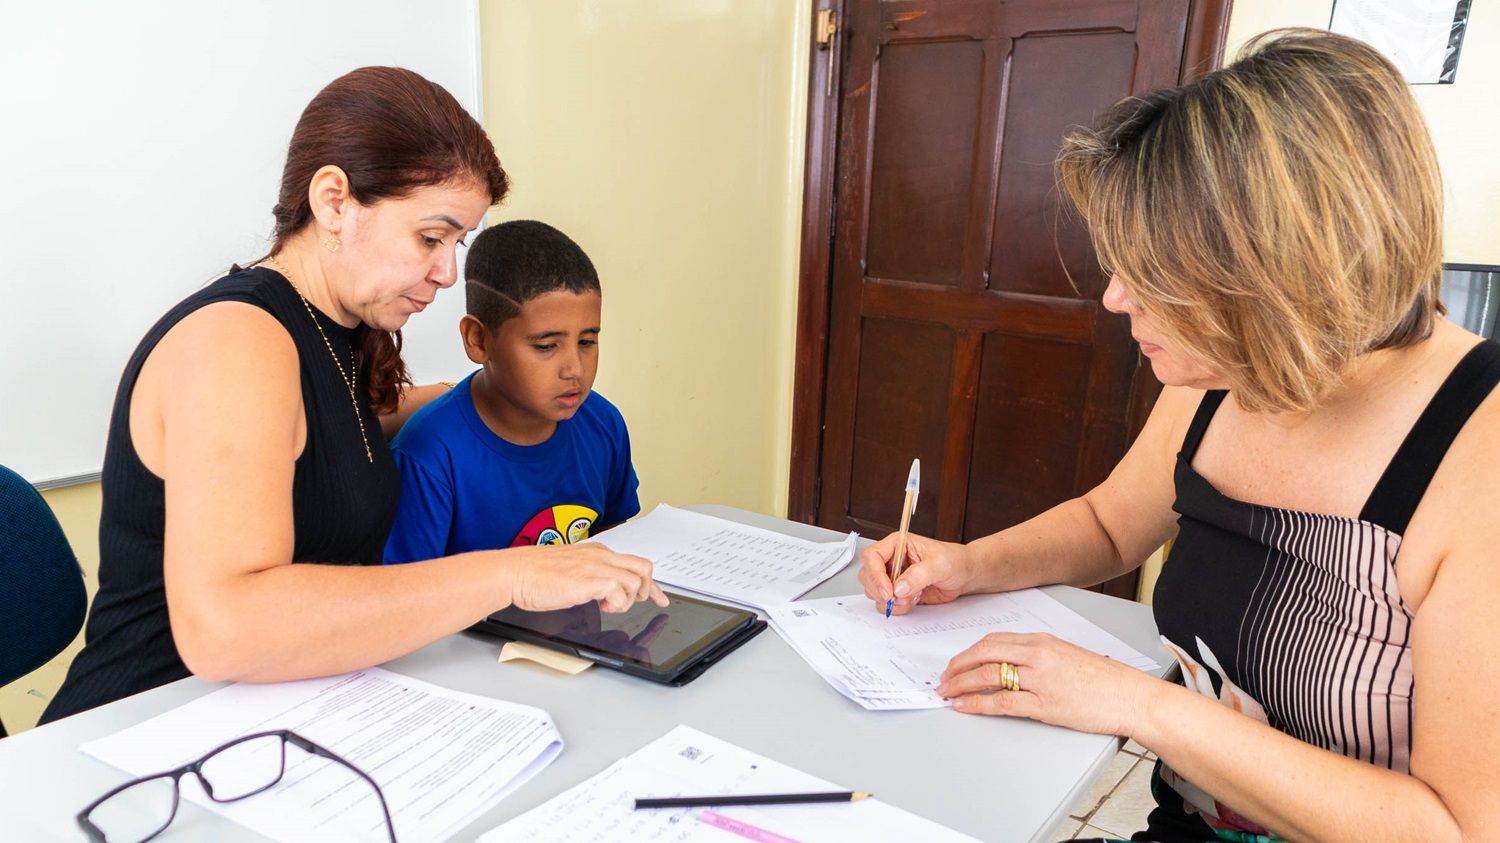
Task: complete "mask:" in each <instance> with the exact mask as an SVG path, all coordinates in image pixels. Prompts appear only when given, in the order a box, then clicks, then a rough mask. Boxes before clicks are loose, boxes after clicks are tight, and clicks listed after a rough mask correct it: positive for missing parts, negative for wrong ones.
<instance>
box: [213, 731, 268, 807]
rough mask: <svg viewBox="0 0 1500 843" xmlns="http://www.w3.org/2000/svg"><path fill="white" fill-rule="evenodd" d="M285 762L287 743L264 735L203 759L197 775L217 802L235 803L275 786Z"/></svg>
mask: <svg viewBox="0 0 1500 843" xmlns="http://www.w3.org/2000/svg"><path fill="white" fill-rule="evenodd" d="M285 761H286V742H285V741H283V740H282V739H281V736H280V735H264V736H262V737H258V738H252V739H250V740H247V741H240V742H238V743H234V744H231V745H229V746H226V747H224V748H223V749H221V750H219V751H218V752H215V753H214V754H213V755H210V756H209V757H207V758H205V759H203V764H202V765H201V766H200V767H199V768H198V774H199V775H200V776H202V777H203V783H204V785H205V788H204V789H205V790H207V791H208V795H209V798H211V799H213V800H214V801H215V802H233V801H234V800H236V799H244V798H245V797H246V796H249V795H251V794H252V793H259V792H260V791H262V790H265V789H266V788H268V787H270V786H271V785H273V784H275V783H276V782H277V781H278V780H279V779H280V778H281V772H282V770H283V769H284V763H285Z"/></svg>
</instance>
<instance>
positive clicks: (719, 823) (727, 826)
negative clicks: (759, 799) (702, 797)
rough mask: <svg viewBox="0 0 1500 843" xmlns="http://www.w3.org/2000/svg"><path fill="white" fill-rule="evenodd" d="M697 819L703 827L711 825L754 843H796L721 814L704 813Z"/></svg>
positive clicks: (788, 838)
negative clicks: (754, 842)
mask: <svg viewBox="0 0 1500 843" xmlns="http://www.w3.org/2000/svg"><path fill="white" fill-rule="evenodd" d="M698 819H699V821H701V822H702V823H704V824H705V825H711V826H713V827H714V828H722V829H724V830H725V831H728V832H731V833H733V834H738V835H739V836H741V837H744V838H747V839H749V840H754V841H756V843H797V841H795V840H793V839H792V838H790V837H782V836H781V835H780V834H776V833H775V832H770V831H766V830H765V829H763V828H756V827H755V826H753V825H751V824H749V823H746V822H740V821H739V820H736V819H732V818H730V817H726V816H724V815H723V814H715V813H714V812H713V811H704V812H703V813H701V814H699V815H698Z"/></svg>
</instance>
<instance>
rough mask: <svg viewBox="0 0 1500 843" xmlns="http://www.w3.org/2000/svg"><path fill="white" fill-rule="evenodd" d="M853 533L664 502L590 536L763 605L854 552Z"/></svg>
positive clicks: (799, 590) (659, 570) (834, 568)
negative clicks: (801, 533) (824, 535)
mask: <svg viewBox="0 0 1500 843" xmlns="http://www.w3.org/2000/svg"><path fill="white" fill-rule="evenodd" d="M857 539H858V536H857V535H856V534H855V533H850V534H849V535H848V537H847V538H844V539H841V540H840V541H836V542H810V541H806V540H803V539H798V538H793V537H791V536H788V535H784V534H782V533H777V532H774V531H772V530H763V529H761V528H759V527H751V526H748V525H745V524H737V523H735V522H733V521H726V520H725V519H723V518H716V517H714V516H712V515H704V514H702V513H700V512H693V511H691V510H686V509H678V508H676V507H672V506H667V505H666V504H661V505H659V506H657V507H656V509H653V510H651V513H650V514H649V515H645V516H642V517H640V518H637V519H635V520H633V521H627V522H625V523H624V524H621V525H619V526H618V527H614V528H612V529H610V530H608V531H606V532H604V533H600V534H599V535H598V536H595V537H593V538H590V539H588V541H597V542H600V543H602V544H604V545H606V546H608V547H609V549H611V550H613V551H616V552H618V553H629V554H633V555H635V556H642V557H645V558H646V559H649V560H651V564H652V566H653V576H655V578H656V579H657V581H658V582H661V583H665V584H667V585H672V586H676V587H677V588H680V589H682V590H684V591H692V592H696V593H698V594H703V595H707V596H709V597H717V598H720V599H723V600H729V601H732V602H734V603H739V604H741V605H745V606H750V607H752V608H756V609H765V608H767V607H769V606H776V605H780V604H782V603H786V602H787V601H789V600H796V599H797V598H798V597H801V596H802V595H804V594H806V593H807V592H808V591H810V590H811V589H812V588H813V587H814V586H816V585H817V584H818V583H821V582H823V581H824V580H826V579H828V578H829V577H831V576H833V575H834V574H836V573H838V572H839V571H841V570H843V568H844V566H845V565H848V564H849V561H850V560H851V559H853V558H854V543H855V541H856V540H857Z"/></svg>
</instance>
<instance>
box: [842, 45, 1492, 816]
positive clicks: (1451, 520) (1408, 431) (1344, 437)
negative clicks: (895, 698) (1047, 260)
mask: <svg viewBox="0 0 1500 843" xmlns="http://www.w3.org/2000/svg"><path fill="white" fill-rule="evenodd" d="M1058 174H1059V177H1060V181H1061V182H1062V185H1063V188H1064V189H1065V190H1066V192H1067V193H1068V195H1069V197H1070V198H1071V199H1072V200H1073V203H1074V205H1075V206H1076V207H1077V208H1078V209H1079V211H1080V213H1081V214H1082V216H1083V218H1084V220H1085V221H1086V222H1087V224H1088V226H1089V229H1090V232H1091V234H1092V235H1093V239H1094V245H1095V248H1096V250H1097V251H1098V255H1099V259H1100V263H1101V264H1102V265H1103V267H1104V268H1105V269H1106V271H1107V272H1109V273H1110V274H1111V275H1112V276H1113V277H1112V278H1111V279H1110V282H1109V286H1108V289H1106V291H1105V293H1104V300H1103V305H1104V307H1105V308H1107V309H1108V310H1111V311H1114V312H1116V313H1121V314H1124V315H1126V316H1128V317H1129V318H1130V324H1131V333H1132V335H1133V336H1134V337H1135V339H1136V341H1137V342H1139V344H1140V347H1141V353H1142V354H1144V355H1145V356H1146V357H1147V358H1148V359H1149V360H1150V362H1151V368H1152V371H1153V372H1154V373H1155V375H1156V376H1157V378H1158V379H1160V380H1161V381H1162V382H1163V383H1164V384H1165V385H1166V388H1165V389H1164V390H1163V391H1162V394H1161V398H1160V400H1158V401H1157V404H1156V407H1155V408H1154V409H1153V410H1152V413H1151V417H1150V420H1149V421H1148V422H1147V423H1146V425H1145V428H1144V429H1143V430H1142V431H1141V434H1140V436H1139V437H1138V438H1137V439H1136V441H1135V442H1134V443H1133V444H1132V445H1131V447H1130V450H1129V451H1128V452H1127V453H1126V455H1125V457H1124V459H1122V460H1121V462H1120V464H1119V465H1118V466H1116V468H1115V470H1114V471H1113V472H1112V473H1111V474H1110V476H1109V478H1108V479H1106V480H1105V482H1104V483H1102V484H1101V485H1099V486H1098V487H1096V488H1094V489H1092V490H1091V491H1089V492H1088V493H1087V494H1085V495H1083V496H1082V497H1080V498H1076V499H1074V500H1071V501H1067V502H1064V503H1062V504H1059V505H1058V506H1056V507H1054V508H1053V509H1051V510H1048V511H1047V512H1044V513H1042V514H1041V515H1038V516H1037V517H1035V518H1033V519H1031V520H1029V521H1026V522H1023V523H1021V524H1018V525H1016V526H1014V527H1012V528H1010V529H1007V530H1003V531H1001V532H999V533H996V534H994V535H991V536H984V537H982V538H978V539H975V540H973V541H971V542H968V543H966V544H953V543H947V542H936V541H931V540H928V539H924V538H921V537H913V538H912V539H911V540H910V542H909V543H908V545H907V548H908V551H909V553H908V557H909V558H908V562H909V564H908V566H907V567H906V568H905V570H904V572H903V573H902V575H901V576H900V578H899V581H898V582H897V583H895V584H894V587H893V585H892V583H891V581H890V578H889V576H888V575H887V573H886V571H887V566H888V564H889V562H890V559H891V556H892V554H893V553H894V546H895V540H894V537H893V538H891V539H887V540H885V541H882V542H879V543H877V544H875V545H874V546H872V547H871V548H869V549H868V550H866V551H865V553H864V555H863V556H862V562H863V568H862V570H861V573H860V578H861V581H862V582H863V583H864V585H865V593H866V594H867V595H868V596H869V597H871V598H873V599H874V601H875V605H876V608H877V609H879V610H883V609H884V607H885V605H886V602H885V601H886V600H888V599H892V598H894V599H895V601H896V607H897V611H901V612H905V611H910V610H911V609H912V608H913V606H914V605H915V604H917V603H934V602H944V601H947V600H952V599H954V598H956V597H957V596H958V595H960V594H964V593H969V592H986V591H1006V590H1011V589H1016V588H1023V587H1027V586H1033V585H1038V584H1042V583H1049V582H1068V583H1073V584H1077V585H1087V584H1091V583H1097V582H1101V581H1104V580H1107V579H1109V578H1111V577H1113V576H1116V575H1118V574H1120V573H1123V572H1125V571H1128V570H1130V569H1132V568H1134V567H1136V566H1139V565H1140V564H1141V563H1142V561H1143V560H1145V558H1146V557H1147V555H1149V554H1150V553H1151V552H1152V551H1153V550H1154V549H1156V548H1158V547H1160V546H1161V545H1162V544H1163V542H1166V541H1168V540H1171V541H1172V547H1171V552H1170V554H1169V555H1168V557H1167V560H1166V563H1165V564H1164V566H1163V568H1162V571H1161V576H1160V579H1159V580H1158V581H1157V585H1156V591H1155V596H1154V600H1153V610H1154V612H1155V615H1156V621H1157V625H1158V627H1159V628H1160V630H1161V633H1162V638H1163V641H1164V642H1165V644H1166V646H1167V649H1169V650H1170V651H1171V652H1172V654H1173V655H1174V656H1175V657H1176V659H1177V661H1178V663H1179V665H1180V666H1181V668H1182V673H1183V677H1184V683H1183V684H1180V685H1179V684H1172V683H1168V682H1162V681H1159V680H1157V679H1155V678H1153V677H1151V676H1149V675H1147V674H1145V673H1143V672H1141V671H1138V670H1135V669H1133V668H1130V667H1127V666H1125V665H1122V664H1119V663H1118V662H1113V661H1110V660H1109V659H1106V658H1103V657H1102V656H1097V655H1095V654H1093V653H1089V652H1087V651H1085V650H1082V649H1080V648H1078V647H1074V646H1072V645H1070V644H1067V643H1064V642H1062V641H1059V640H1058V639H1056V638H1054V637H1052V636H1047V635H1003V634H996V635H990V636H987V637H986V638H984V639H983V640H981V641H979V642H977V643H976V644H974V645H973V646H972V647H970V648H969V649H967V650H965V651H963V652H962V653H959V654H957V655H956V656H954V658H953V660H952V661H951V662H950V664H949V665H948V667H947V670H946V671H945V672H944V674H943V677H942V684H941V685H940V686H939V687H938V688H937V690H938V692H939V693H941V694H943V695H944V696H946V697H948V698H950V699H952V700H953V707H954V708H955V709H956V710H958V711H961V712H965V713H969V714H987V715H1002V716H1012V717H1028V718H1032V719H1036V720H1042V721H1045V722H1048V723H1055V724H1059V725H1062V726H1067V727H1070V728H1074V729H1079V730H1083V731H1089V732H1096V733H1103V734H1112V735H1121V736H1127V737H1132V738H1134V739H1135V740H1136V741H1138V742H1140V743H1141V744H1142V745H1144V746H1145V747H1146V748H1147V749H1149V750H1152V751H1153V752H1155V753H1156V755H1157V756H1158V758H1159V759H1160V761H1159V763H1158V765H1157V770H1156V775H1155V776H1154V778H1153V782H1152V785H1153V786H1152V794H1153V796H1154V797H1155V799H1156V802H1157V806H1158V807H1157V808H1156V810H1154V811H1153V812H1152V813H1151V816H1150V819H1149V827H1148V828H1147V829H1145V830H1144V831H1142V832H1140V833H1138V834H1136V835H1135V838H1134V839H1135V840H1138V841H1155V842H1156V843H1203V842H1204V841H1238V842H1239V843H1269V842H1270V841H1281V840H1316V841H1323V843H1334V841H1359V842H1360V843H1373V841H1393V843H1394V842H1395V841H1400V843H1411V841H1418V840H1422V841H1452V843H1459V842H1460V841H1477V840H1500V799H1496V796H1497V794H1500V726H1497V725H1496V718H1495V715H1496V713H1497V712H1500V703H1497V701H1500V661H1497V660H1496V658H1495V653H1496V652H1497V651H1500V615H1497V614H1496V612H1495V606H1496V604H1497V603H1500V565H1497V564H1496V560H1495V553H1496V551H1495V548H1496V547H1500V526H1497V525H1500V522H1497V520H1496V519H1495V518H1494V516H1493V513H1494V512H1495V511H1496V509H1497V508H1500V481H1497V480H1496V478H1497V477H1500V398H1497V396H1496V393H1495V391H1494V388H1495V386H1496V385H1497V383H1500V345H1497V344H1495V343H1493V342H1490V341H1486V340H1482V339H1481V338H1480V337H1477V336H1475V335H1474V334H1471V333H1469V332H1467V331H1465V330H1464V329H1462V328H1460V327H1458V326H1457V325H1454V324H1453V323H1451V322H1448V321H1447V320H1445V319H1443V318H1442V314H1443V310H1442V305H1441V304H1440V303H1439V301H1438V290H1439V282H1440V277H1441V276H1440V272H1441V261H1442V231H1443V224H1442V207H1443V202H1442V179H1441V177H1440V175H1439V171H1438V165H1437V156H1436V154H1435V152H1434V150H1433V146H1432V142H1431V140H1430V138H1429V136H1428V134H1427V129H1426V126H1425V125H1424V123H1423V120H1422V115H1421V112H1420V110H1419V109H1418V108H1417V104H1416V101H1415V100H1414V99H1413V97H1412V95H1411V92H1410V91H1409V90H1408V88H1407V85H1406V82H1405V81H1404V80H1403V79H1402V78H1401V74H1400V73H1399V72H1398V71H1397V70H1396V69H1395V67H1393V66H1392V65H1391V64H1390V62H1389V61H1387V60H1386V59H1385V58H1384V57H1382V56H1381V55H1380V54H1379V53H1377V52H1376V51H1375V50H1374V49H1372V48H1371V47H1369V46H1368V45H1366V44H1363V43H1360V42H1358V41H1355V40H1353V39H1351V38H1346V37H1343V36H1339V35H1334V34H1331V33H1328V32H1321V31H1316V30H1291V31H1284V32H1278V33H1272V34H1270V35H1268V36H1262V37H1261V38H1258V39H1256V41H1254V42H1253V43H1252V44H1251V45H1250V47H1249V48H1248V50H1247V51H1246V52H1245V54H1244V55H1242V56H1241V58H1240V59H1239V60H1237V61H1236V62H1234V63H1233V64H1231V65H1229V66H1228V67H1225V68H1224V69H1222V70H1220V71H1217V72H1214V73H1211V74H1209V75H1207V76H1206V77H1204V78H1203V79H1201V80H1199V81H1197V82H1194V83H1192V84H1190V85H1186V86H1184V87H1181V88H1175V89H1171V90H1163V91H1156V92H1153V93H1151V94H1148V95H1146V96H1143V97H1140V98H1132V99H1128V100H1125V101H1124V102H1121V103H1120V104H1119V105H1117V106H1116V107H1115V109H1114V110H1113V111H1112V112H1111V113H1110V114H1108V115H1107V116H1106V117H1105V118H1104V119H1103V120H1102V121H1101V122H1100V123H1099V125H1097V126H1095V127H1094V128H1093V129H1091V130H1088V131H1082V132H1078V133H1076V134H1074V135H1072V136H1070V137H1068V138H1067V139H1066V140H1065V141H1064V143H1063V148H1062V154H1061V155H1060V156H1059V159H1058ZM907 737H908V738H910V736H907ZM1019 760H1020V761H1021V762H1022V763H1024V761H1025V759H1019Z"/></svg>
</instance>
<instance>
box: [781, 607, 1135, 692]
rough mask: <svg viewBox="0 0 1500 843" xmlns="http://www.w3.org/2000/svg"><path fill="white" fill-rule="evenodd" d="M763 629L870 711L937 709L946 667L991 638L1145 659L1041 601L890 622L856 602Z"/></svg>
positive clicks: (918, 613) (787, 616)
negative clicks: (1038, 639) (1032, 635)
mask: <svg viewBox="0 0 1500 843" xmlns="http://www.w3.org/2000/svg"><path fill="white" fill-rule="evenodd" d="M766 614H767V617H768V618H769V619H770V621H771V628H772V629H775V630H776V632H777V633H778V634H779V635H780V636H781V637H782V639H783V640H785V641H786V642H787V644H789V645H791V647H792V649H793V650H796V651H797V654H798V655H800V656H802V658H803V660H804V661H806V662H807V663H808V664H809V665H811V666H812V668H813V669H814V670H816V671H817V672H818V674H819V675H821V676H822V677H823V678H824V679H826V680H827V681H828V684H830V685H832V686H833V687H834V688H836V689H837V690H838V692H839V693H841V694H843V695H844V696H846V697H848V698H849V699H851V700H854V701H855V702H857V703H859V704H860V705H861V706H863V707H864V708H867V709H871V710H885V711H894V710H901V709H914V708H942V707H945V706H947V705H948V704H949V703H948V701H947V700H944V699H943V698H942V697H940V696H938V694H937V693H936V692H934V691H933V690H932V689H933V688H935V687H937V685H938V676H939V675H940V674H941V673H942V672H943V669H944V668H946V667H947V666H948V662H949V661H950V660H951V659H952V658H953V657H954V656H956V655H958V654H959V652H961V651H963V650H965V649H967V648H968V647H969V646H971V645H972V644H974V643H975V642H976V641H978V640H979V639H981V638H983V637H984V636H985V635H988V634H989V633H991V632H1046V633H1050V634H1052V635H1055V636H1057V637H1058V638H1061V639H1063V640H1064V641H1070V642H1072V643H1074V644H1077V645H1078V646H1080V647H1083V648H1085V649H1088V650H1092V651H1094V652H1096V653H1099V654H1100V655H1104V656H1108V657H1110V658H1112V659H1115V660H1116V661H1121V662H1124V663H1125V664H1128V665H1130V666H1131V667H1136V668H1140V669H1141V670H1157V669H1159V668H1160V665H1158V664H1157V663H1156V662H1155V661H1154V660H1152V659H1151V658H1150V657H1149V656H1145V655H1142V654H1141V653H1140V651H1138V650H1136V649H1134V648H1133V647H1131V646H1130V645H1129V644H1126V643H1125V642H1124V641H1121V640H1120V639H1118V638H1116V637H1115V636H1113V635H1110V634H1109V633H1108V632H1105V631H1104V630H1103V629H1100V628H1099V627H1098V626H1097V625H1095V624H1094V623H1093V622H1092V621H1090V620H1089V619H1087V618H1085V617H1083V616H1082V615H1080V614H1078V613H1077V612H1075V611H1073V610H1072V609H1069V608H1068V607H1067V606H1064V605H1063V604H1061V603H1059V602H1057V601H1056V600H1054V599H1053V598H1051V597H1049V596H1047V595H1046V594H1045V593H1043V592H1041V591H1039V590H1037V589H1034V588H1028V589H1022V590H1020V591H1012V592H1007V593H1004V594H971V595H967V596H965V597H962V598H960V599H958V600H955V601H953V602H951V603H942V604H937V605H925V606H917V607H915V608H914V609H912V611H911V612H909V613H907V614H905V615H895V616H892V617H890V618H887V617H885V615H884V614H882V613H881V612H879V611H877V607H876V605H875V601H872V600H870V599H869V598H867V597H865V596H864V595H852V596H849V597H825V598H823V599H820V600H802V601H799V602H796V603H788V604H786V605H784V606H773V607H771V608H770V609H768V610H767V613H766Z"/></svg>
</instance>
